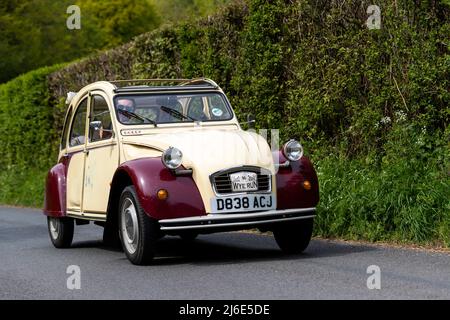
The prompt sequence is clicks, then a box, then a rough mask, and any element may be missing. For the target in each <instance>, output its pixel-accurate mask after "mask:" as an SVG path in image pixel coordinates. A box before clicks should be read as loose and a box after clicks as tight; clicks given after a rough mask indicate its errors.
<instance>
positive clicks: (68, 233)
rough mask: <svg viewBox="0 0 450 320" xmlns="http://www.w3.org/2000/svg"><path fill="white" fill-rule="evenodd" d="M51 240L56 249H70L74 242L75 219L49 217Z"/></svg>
mask: <svg viewBox="0 0 450 320" xmlns="http://www.w3.org/2000/svg"><path fill="white" fill-rule="evenodd" d="M47 226H48V233H49V235H50V240H51V241H52V243H53V245H54V246H55V247H56V248H69V247H70V246H71V245H72V240H73V229H74V224H73V219H71V218H65V217H64V218H54V217H47Z"/></svg>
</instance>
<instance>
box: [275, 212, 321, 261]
mask: <svg viewBox="0 0 450 320" xmlns="http://www.w3.org/2000/svg"><path fill="white" fill-rule="evenodd" d="M313 226H314V220H313V219H307V220H301V221H298V222H291V223H286V224H285V223H283V224H279V225H275V226H274V228H273V235H274V237H275V240H276V242H277V244H278V246H279V247H280V249H281V250H282V251H283V252H285V253H289V254H293V253H301V252H303V251H304V250H305V249H306V248H307V247H308V245H309V242H310V240H311V236H312V231H313Z"/></svg>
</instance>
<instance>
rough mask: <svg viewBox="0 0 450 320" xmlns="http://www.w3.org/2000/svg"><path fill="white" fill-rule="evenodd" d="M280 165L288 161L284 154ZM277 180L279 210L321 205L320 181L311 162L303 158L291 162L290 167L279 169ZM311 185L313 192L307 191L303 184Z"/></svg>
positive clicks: (281, 156) (280, 155) (281, 155)
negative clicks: (306, 182) (305, 182)
mask: <svg viewBox="0 0 450 320" xmlns="http://www.w3.org/2000/svg"><path fill="white" fill-rule="evenodd" d="M279 157H280V163H284V162H285V161H286V160H287V159H286V158H285V157H284V155H283V154H282V152H280V154H279ZM276 179H277V209H294V208H312V207H315V206H317V204H318V203H319V181H318V179H317V175H316V171H315V170H314V167H313V165H312V163H311V161H310V160H309V159H308V158H307V157H305V156H303V157H302V158H301V159H300V160H299V161H291V162H290V164H289V167H287V168H279V171H278V173H277V175H276ZM305 180H308V181H309V182H310V183H311V190H305V188H304V187H303V182H304V181H305Z"/></svg>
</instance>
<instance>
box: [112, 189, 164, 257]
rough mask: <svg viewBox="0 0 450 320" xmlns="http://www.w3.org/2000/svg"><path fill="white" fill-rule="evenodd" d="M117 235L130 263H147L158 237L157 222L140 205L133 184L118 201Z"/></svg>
mask: <svg viewBox="0 0 450 320" xmlns="http://www.w3.org/2000/svg"><path fill="white" fill-rule="evenodd" d="M119 235H120V239H121V242H122V247H123V250H124V251H125V254H126V256H127V258H128V259H129V260H130V261H131V263H133V264H136V265H145V264H149V263H150V262H151V261H152V259H153V256H154V254H155V249H156V241H157V240H158V237H159V229H158V222H157V221H156V220H154V219H152V218H150V217H149V216H148V215H147V214H146V213H145V212H144V209H143V208H142V207H141V205H140V203H139V200H138V197H137V195H136V191H135V189H134V187H133V186H129V187H126V188H125V189H124V190H123V192H122V195H121V197H120V202H119Z"/></svg>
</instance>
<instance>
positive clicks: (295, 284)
mask: <svg viewBox="0 0 450 320" xmlns="http://www.w3.org/2000/svg"><path fill="white" fill-rule="evenodd" d="M101 237H102V228H101V227H98V226H95V225H87V226H78V227H76V229H75V237H74V244H73V248H71V249H55V248H54V247H53V246H52V245H51V243H50V240H49V238H48V234H47V225H46V219H45V217H44V216H43V215H42V214H41V212H40V211H39V210H32V209H19V208H7V207H0V261H1V262H0V299H170V300H173V299H442V298H446V299H449V298H450V254H447V253H436V252H429V251H419V250H407V249H398V248H390V247H389V248H386V247H380V246H372V245H364V244H347V243H343V242H335V241H326V240H313V241H312V242H311V244H310V246H309V247H308V249H307V250H306V251H305V253H303V254H300V255H294V256H286V255H283V254H282V253H281V252H280V251H279V250H278V247H277V246H276V244H275V241H274V240H273V238H272V237H271V236H267V235H258V234H249V233H238V232H234V233H223V234H214V235H205V236H200V237H199V238H198V239H197V240H196V241H194V242H193V243H191V244H189V243H185V242H183V241H182V240H180V239H178V238H177V237H167V238H164V239H162V240H161V242H160V243H159V249H158V251H159V253H158V256H157V259H156V261H155V264H154V265H151V266H145V267H142V266H134V265H132V264H130V263H129V262H128V260H127V259H126V258H125V255H124V253H123V252H121V251H119V250H113V249H109V248H106V247H104V246H103V245H102V242H101ZM71 265H75V266H78V267H79V270H80V282H79V284H80V289H72V290H71V289H68V287H67V282H68V281H67V280H68V278H69V277H71V275H73V274H72V273H70V274H68V273H67V269H68V267H69V266H71ZM371 265H376V266H378V267H379V270H380V282H379V284H380V287H381V288H380V289H372V290H369V289H368V287H367V279H368V277H370V276H371V275H373V274H371V273H370V274H368V273H367V268H368V267H369V266H371ZM375 275H376V274H375ZM73 279H74V278H70V279H69V284H72V285H74V284H76V282H74V281H73ZM371 280H373V278H371ZM370 284H372V286H373V285H375V286H376V285H377V282H376V280H373V281H370Z"/></svg>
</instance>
